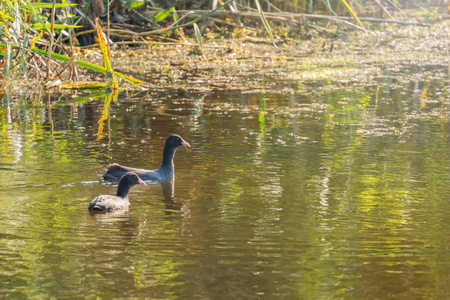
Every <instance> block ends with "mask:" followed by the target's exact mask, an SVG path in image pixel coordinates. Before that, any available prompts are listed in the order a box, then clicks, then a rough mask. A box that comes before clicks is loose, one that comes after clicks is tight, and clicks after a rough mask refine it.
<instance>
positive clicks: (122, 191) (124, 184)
mask: <svg viewBox="0 0 450 300" xmlns="http://www.w3.org/2000/svg"><path fill="white" fill-rule="evenodd" d="M130 189H131V185H130V183H129V182H128V180H121V181H119V186H118V187H117V193H116V196H119V197H122V198H126V197H127V196H128V192H129V191H130Z"/></svg>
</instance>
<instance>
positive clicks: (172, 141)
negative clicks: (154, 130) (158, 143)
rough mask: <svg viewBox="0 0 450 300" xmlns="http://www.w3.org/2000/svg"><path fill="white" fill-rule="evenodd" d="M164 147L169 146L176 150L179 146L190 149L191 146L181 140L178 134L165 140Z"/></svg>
mask: <svg viewBox="0 0 450 300" xmlns="http://www.w3.org/2000/svg"><path fill="white" fill-rule="evenodd" d="M166 145H167V146H170V147H172V148H178V147H180V146H184V147H188V148H191V145H189V143H188V142H186V141H185V140H183V139H182V138H181V136H179V135H178V134H172V135H170V136H169V137H168V138H167V139H166Z"/></svg>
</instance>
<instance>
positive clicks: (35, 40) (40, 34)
mask: <svg viewBox="0 0 450 300" xmlns="http://www.w3.org/2000/svg"><path fill="white" fill-rule="evenodd" d="M43 35H44V32H43V31H41V32H40V33H39V34H38V35H36V36H35V37H34V38H33V40H32V42H31V46H30V49H31V48H34V45H35V44H36V42H37V41H38V40H39V39H40V38H41V37H42V36H43Z"/></svg>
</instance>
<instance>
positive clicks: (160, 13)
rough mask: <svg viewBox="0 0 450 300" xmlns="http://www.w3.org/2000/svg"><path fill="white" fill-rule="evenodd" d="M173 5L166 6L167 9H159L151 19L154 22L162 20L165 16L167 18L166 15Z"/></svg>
mask: <svg viewBox="0 0 450 300" xmlns="http://www.w3.org/2000/svg"><path fill="white" fill-rule="evenodd" d="M174 7H175V6H172V7H170V8H168V9H166V10H163V11H160V12H159V13H157V14H156V15H155V17H154V18H153V21H154V22H155V23H157V22H159V21H162V20H164V19H165V18H167V16H168V15H170V13H171V12H172V10H173V8H174Z"/></svg>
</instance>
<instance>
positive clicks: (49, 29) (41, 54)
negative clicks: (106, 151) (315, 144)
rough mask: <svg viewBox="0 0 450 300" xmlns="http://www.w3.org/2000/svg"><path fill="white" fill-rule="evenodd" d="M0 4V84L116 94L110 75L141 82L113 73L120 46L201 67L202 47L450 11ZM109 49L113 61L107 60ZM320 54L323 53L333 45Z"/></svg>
mask: <svg viewBox="0 0 450 300" xmlns="http://www.w3.org/2000/svg"><path fill="white" fill-rule="evenodd" d="M58 2H59V1H58ZM1 6H2V7H1V8H2V10H1V12H0V14H1V15H2V18H1V19H2V21H0V22H1V23H2V27H1V28H0V36H1V41H0V57H1V65H2V67H3V72H2V74H1V76H2V84H3V85H5V84H7V83H8V82H10V81H11V80H12V79H13V80H15V81H16V80H22V81H23V82H24V84H25V85H26V84H31V85H35V84H36V82H38V84H42V83H44V84H46V85H47V87H52V86H57V87H60V88H93V87H111V88H113V89H117V88H118V83H117V77H120V78H122V79H124V80H125V82H130V83H131V84H135V85H140V84H142V83H144V81H143V80H141V79H142V78H141V79H137V78H134V77H131V76H129V75H126V74H124V73H123V72H117V71H115V70H113V66H114V64H115V63H117V61H114V59H113V57H115V59H116V60H120V59H125V60H129V59H130V58H129V56H133V52H132V51H131V52H130V51H125V49H126V48H124V47H127V49H130V47H132V48H133V49H135V48H136V47H142V46H144V47H148V49H149V51H151V50H150V47H152V46H154V45H164V46H167V47H171V46H174V45H181V46H182V47H186V49H185V52H184V55H183V56H187V55H191V54H193V55H198V56H200V57H201V58H203V59H204V60H205V61H207V60H208V57H207V55H205V53H206V49H207V48H221V47H222V48H223V47H224V48H225V50H226V51H235V50H232V48H233V47H230V43H228V42H227V41H233V40H238V41H243V42H246V43H255V44H256V43H258V44H266V45H273V46H271V47H273V49H276V47H277V46H280V45H281V44H289V45H292V44H297V45H298V44H301V43H302V41H304V40H308V39H311V38H314V37H317V36H330V35H331V36H333V37H335V38H340V39H345V38H346V36H348V34H350V35H354V34H356V32H357V31H362V32H364V33H367V32H369V31H368V30H371V27H373V26H374V25H373V24H379V23H392V24H398V25H399V26H404V25H413V26H424V25H427V24H429V23H431V22H435V21H437V20H442V19H445V18H446V16H447V10H448V6H447V1H446V0H445V1H440V2H435V1H421V2H420V3H416V4H412V3H411V1H409V2H408V1H391V0H388V1H384V2H383V1H379V0H374V1H365V2H364V3H361V2H360V1H345V0H321V1H318V0H315V1H313V0H295V1H287V0H285V1H283V0H274V1H260V0H255V1H248V0H247V1H245V0H228V1H217V0H213V1H192V2H188V1H178V2H174V3H172V2H170V1H152V0H148V1H137V0H128V1H121V0H113V1H111V2H107V3H104V2H103V1H101V0H91V1H90V2H87V3H82V2H81V1H72V2H68V1H65V0H63V1H61V2H59V3H56V0H54V1H53V2H51V3H49V2H35V1H30V0H17V1H12V0H7V1H2V2H1ZM357 15H358V17H357ZM363 23H365V24H367V25H363ZM366 27H367V28H366ZM235 45H236V43H234V48H235ZM92 47H94V49H100V50H101V53H102V54H103V62H102V63H100V61H99V60H98V59H97V58H96V57H92V55H90V53H92V51H91V50H89V49H92ZM111 47H115V49H116V48H117V49H118V51H119V54H116V55H111V49H110V48H111ZM325 47H326V45H325V44H324V45H323V49H325ZM328 47H330V48H327V49H329V50H328V51H330V52H331V51H332V50H333V49H332V47H333V44H331V46H328ZM113 51H115V50H113ZM275 52H276V51H275ZM275 52H274V55H275V56H276V53H275ZM124 56H125V57H124ZM155 59H156V61H158V58H156V57H155ZM111 61H113V63H112V64H111ZM80 68H82V69H80ZM86 70H88V71H87V73H86ZM97 73H101V74H104V75H105V76H104V77H101V78H100V80H99V81H93V80H92V79H91V78H87V77H86V76H84V75H86V74H97Z"/></svg>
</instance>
